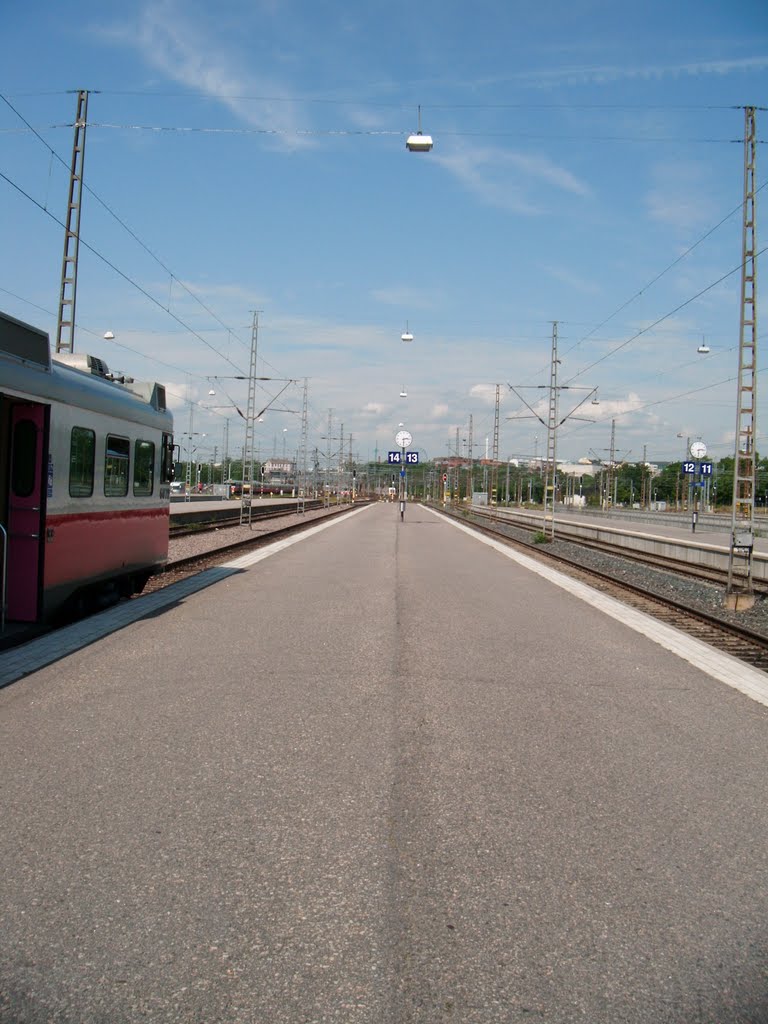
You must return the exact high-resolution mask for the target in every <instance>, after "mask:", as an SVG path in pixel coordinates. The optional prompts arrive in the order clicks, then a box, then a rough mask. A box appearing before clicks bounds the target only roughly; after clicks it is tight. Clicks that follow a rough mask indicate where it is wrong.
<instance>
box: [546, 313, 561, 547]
mask: <svg viewBox="0 0 768 1024" xmlns="http://www.w3.org/2000/svg"><path fill="white" fill-rule="evenodd" d="M559 363H560V360H559V359H558V358H557V320H554V321H553V322H552V362H551V364H550V369H549V417H548V419H547V468H546V472H545V475H544V533H545V534H546V533H549V536H550V537H551V538H552V539H554V536H555V494H556V491H557V427H558V422H557V396H558V387H557V367H558V365H559ZM550 481H551V483H550ZM550 497H551V499H552V501H551V504H550ZM548 509H549V511H547V510H548Z"/></svg>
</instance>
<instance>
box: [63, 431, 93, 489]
mask: <svg viewBox="0 0 768 1024" xmlns="http://www.w3.org/2000/svg"><path fill="white" fill-rule="evenodd" d="M95 465H96V434H95V433H94V432H93V431H92V430H88V429H87V428H86V427H72V437H71V438H70V442H69V493H70V496H71V497H72V498H90V496H91V495H92V494H93V474H94V467H95Z"/></svg>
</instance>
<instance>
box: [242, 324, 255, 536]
mask: <svg viewBox="0 0 768 1024" xmlns="http://www.w3.org/2000/svg"><path fill="white" fill-rule="evenodd" d="M258 346H259V312H258V310H256V311H255V312H254V314H253V323H252V325H251V362H250V366H249V369H248V404H247V405H246V412H245V444H244V445H243V493H242V496H241V498H240V525H241V526H243V525H245V524H247V525H248V526H250V525H251V519H252V508H251V503H252V501H253V440H254V431H255V427H256V354H257V351H258Z"/></svg>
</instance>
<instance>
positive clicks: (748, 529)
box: [725, 107, 757, 611]
mask: <svg viewBox="0 0 768 1024" xmlns="http://www.w3.org/2000/svg"><path fill="white" fill-rule="evenodd" d="M756 137H757V133H756V129H755V108H754V107H746V108H745V110H744V217H743V225H742V264H741V322H740V327H739V384H738V394H737V405H736V437H735V452H734V460H733V513H732V519H731V546H730V553H729V557H728V585H727V587H726V592H725V603H726V606H727V607H728V608H731V609H733V610H736V611H739V610H747V609H748V608H751V607H752V606H753V605H754V603H755V593H754V587H753V583H752V551H753V547H754V512H755V469H756V452H755V438H756V437H757V233H756V217H755V214H756V210H755V149H756Z"/></svg>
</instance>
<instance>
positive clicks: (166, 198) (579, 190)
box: [0, 0, 768, 461]
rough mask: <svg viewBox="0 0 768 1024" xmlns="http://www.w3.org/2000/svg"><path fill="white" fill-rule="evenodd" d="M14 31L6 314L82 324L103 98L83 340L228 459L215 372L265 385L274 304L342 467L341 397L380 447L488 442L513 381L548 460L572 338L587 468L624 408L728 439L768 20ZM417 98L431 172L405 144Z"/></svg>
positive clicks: (272, 365)
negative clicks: (72, 172)
mask: <svg viewBox="0 0 768 1024" xmlns="http://www.w3.org/2000/svg"><path fill="white" fill-rule="evenodd" d="M2 23H3V25H2V27H3V64H2V69H1V70H0V94H2V97H3V98H4V99H3V100H2V101H0V173H2V175H3V177H2V178H0V222H2V224H3V238H4V242H5V244H4V245H3V246H2V248H1V249H0V308H2V309H3V310H4V311H5V312H7V313H10V314H11V315H13V316H16V317H18V318H19V319H21V320H25V321H27V322H30V323H33V324H35V325H36V326H38V327H41V328H43V329H45V330H47V331H49V333H50V334H51V336H52V337H55V331H56V315H57V306H58V295H59V278H60V274H61V262H62V252H63V238H64V232H63V228H62V226H61V223H59V222H62V221H63V220H64V219H65V215H66V201H67V188H68V174H69V170H68V168H69V163H70V158H71V152H72V141H73V129H72V127H71V125H72V122H73V120H74V115H75V109H76V96H75V95H74V94H73V92H72V90H77V89H83V88H87V89H89V90H92V92H91V95H90V97H89V108H88V122H89V128H88V132H87V150H86V156H85V182H86V185H87V187H88V189H89V190H90V191H89V192H86V194H85V197H84V202H83V211H82V223H81V235H82V239H83V241H84V242H85V243H87V245H88V246H90V247H91V248H92V249H94V250H96V252H97V253H98V254H99V255H96V254H94V253H93V252H92V251H90V249H85V250H84V249H81V259H80V269H79V287H78V295H77V324H78V328H77V332H76V339H75V347H76V349H77V350H78V351H81V352H85V351H87V352H91V353H93V354H94V355H98V356H100V357H102V358H104V359H106V361H107V362H108V364H109V365H110V367H111V368H114V369H122V370H125V371H127V372H129V373H131V374H133V375H134V376H135V377H138V378H151V379H155V380H160V381H163V382H164V383H166V385H167V386H168V388H169V392H170V394H171V396H172V397H171V401H172V403H173V406H174V409H175V415H176V422H177V433H178V434H181V433H183V432H184V431H187V430H188V429H189V418H190V403H192V406H191V407H192V409H193V430H194V431H195V432H199V433H202V432H205V434H206V437H205V439H200V441H199V443H200V444H201V447H202V450H205V449H208V448H212V446H213V445H216V447H217V449H218V451H219V453H220V452H221V449H222V447H223V441H224V424H225V420H226V419H227V418H229V438H230V440H229V444H230V450H237V448H238V446H239V445H240V444H241V443H242V433H243V432H242V420H240V418H239V417H238V415H237V413H236V412H235V411H234V409H233V408H232V406H233V405H237V406H240V407H241V408H243V409H244V408H245V401H246V389H245V386H244V384H243V382H242V381H237V380H225V379H221V380H219V382H218V383H217V384H216V385H215V390H216V392H217V393H216V395H215V396H210V395H209V394H208V392H209V390H210V389H211V384H210V381H209V378H211V377H219V378H226V377H234V376H237V375H238V374H242V373H247V370H248V362H249V346H250V339H251V324H252V311H254V310H259V311H260V312H259V360H258V366H257V372H258V373H259V375H261V376H265V377H274V378H295V379H298V380H300V381H302V382H303V380H304V378H308V382H309V383H308V395H309V411H310V433H309V444H310V447H312V448H314V447H317V448H319V449H320V451H321V452H325V451H326V448H327V446H328V441H327V439H326V438H327V434H328V422H329V410H332V412H331V423H332V428H331V434H332V435H333V436H334V437H337V436H338V435H339V434H340V432H341V430H342V425H343V432H344V436H345V438H346V439H347V440H346V442H345V444H348V439H349V435H350V434H351V435H352V446H353V450H354V452H355V454H356V455H357V456H358V457H359V458H360V459H367V458H373V457H374V454H375V453H376V452H377V451H378V453H379V455H381V453H384V458H386V451H387V449H389V448H393V447H394V435H395V433H396V431H397V429H398V425H399V424H401V423H404V424H405V425H406V426H407V427H408V428H409V429H410V431H411V433H412V434H413V436H414V447H415V448H418V449H419V450H420V451H421V452H422V453H423V455H425V456H427V457H430V458H435V457H441V456H445V455H448V454H449V452H450V451H451V450H453V449H454V448H455V442H456V435H457V430H458V434H459V438H460V445H461V446H463V444H464V442H465V439H466V438H467V437H468V430H469V421H470V416H471V417H472V424H473V437H474V454H475V455H476V456H477V455H480V454H484V453H485V447H486V438H490V439H491V440H490V442H489V443H490V444H492V437H493V421H494V401H495V392H496V387H495V386H496V384H500V385H501V398H502V401H501V424H500V446H499V447H500V455H501V456H502V457H507V456H518V455H522V456H526V455H532V454H534V452H535V451H538V452H539V453H540V454H541V453H542V452H543V451H544V449H545V443H546V431H545V429H544V428H543V426H542V425H541V423H539V422H538V421H537V420H536V419H534V418H531V417H530V416H528V415H527V413H528V410H527V409H526V407H525V405H524V404H523V403H521V401H520V400H519V399H518V398H517V397H516V395H515V394H514V393H512V392H511V391H510V390H509V387H508V385H510V384H511V385H514V387H515V388H516V389H518V391H519V393H520V394H522V395H523V396H524V397H525V398H526V400H527V401H528V402H529V404H531V405H533V406H534V407H536V408H537V410H538V411H539V412H540V414H541V416H542V418H543V419H545V420H546V418H547V409H546V402H545V401H544V399H545V397H546V392H545V391H544V390H541V389H540V388H541V386H542V385H547V384H548V382H549V371H550V352H551V338H552V322H553V321H558V336H559V355H560V358H561V364H560V366H559V381H560V383H561V384H570V385H571V388H572V389H576V388H585V389H586V390H585V391H576V390H569V391H562V392H560V415H561V417H562V416H567V414H568V413H569V411H570V410H571V409H572V408H573V407H574V406H575V405H576V404H577V402H578V401H580V400H581V399H582V398H583V397H584V396H585V395H586V394H587V393H588V391H589V389H591V388H594V387H597V388H598V389H599V399H600V405H599V406H592V405H591V403H590V404H589V413H588V415H589V416H590V417H591V418H594V420H595V422H593V423H587V422H583V421H579V420H577V419H575V418H573V419H572V418H568V419H566V422H565V423H564V424H563V425H562V427H561V428H560V430H559V432H558V453H559V455H561V456H563V457H566V458H571V459H578V458H580V457H585V456H589V455H590V454H595V453H596V454H598V455H600V456H604V457H605V456H607V449H608V448H609V445H610V439H611V423H612V420H615V423H616V435H615V437H616V441H615V445H616V452H617V456H618V457H622V456H625V455H626V456H627V457H628V458H629V459H630V460H632V461H634V460H639V459H641V458H642V455H643V450H644V446H647V454H648V458H649V460H651V461H655V460H666V459H672V458H680V457H682V454H683V447H684V444H685V440H684V439H685V438H686V437H688V436H690V437H701V438H703V439H704V440H705V442H706V443H707V444H708V446H709V448H710V452H711V454H712V456H713V457H714V458H719V457H720V456H722V455H726V454H730V453H731V451H732V448H733V431H734V425H735V419H736V411H735V410H736V375H737V369H738V337H739V319H740V276H739V273H738V271H737V272H735V273H731V272H732V271H735V270H736V268H738V266H739V264H740V261H741V244H742V243H741V208H740V204H741V201H742V197H743V159H744V155H743V145H741V144H740V143H739V141H738V140H739V139H741V138H742V137H743V129H744V114H743V110H742V109H739V108H742V107H743V106H744V105H746V104H750V105H756V106H760V105H765V106H768V5H766V4H765V3H764V2H763V0H746V2H744V3H741V4H738V5H733V4H730V3H727V2H725V0H723V2H707V0H696V2H688V0H680V2H665V3H659V2H655V0H650V2H645V3H643V4H634V3H633V4H627V3H623V2H621V3H616V2H615V0H612V2H603V0H569V2H565V0H562V2H561V0H543V2H539V3H535V4H534V3H519V2H514V0H506V2H504V0H476V2H474V3H471V4H470V3H466V2H454V0H442V2H439V3H438V2H435V0H423V2H419V3H412V2H411V3H402V2H400V0H388V2H386V3H384V2H378V0H377V2H371V0H368V2H364V3H361V4H359V5H356V6H355V5H351V4H346V3H341V2H336V0H328V2H325V3H308V2H306V0H248V2H245V0H243V2H240V0H220V2H219V3H218V4H216V5H212V4H200V3H197V2H189V0H188V2H179V0H163V2H148V3H130V2H128V3H121V4H114V3H111V2H109V0H107V2H99V3H92V2H90V0H85V2H81V3H80V4H78V7H77V11H76V12H75V11H74V9H73V8H71V7H68V6H67V5H62V4H60V3H54V2H47V0H41V2H38V3H35V4H26V5H22V4H21V3H19V2H17V0H11V2H10V3H9V4H8V5H7V6H6V8H5V10H4V13H3V15H2ZM419 106H420V107H421V121H422V128H423V130H424V132H427V133H429V134H431V135H432V137H433V139H434V148H433V150H432V152H430V153H425V154H415V153H409V152H407V150H406V148H405V139H406V137H407V136H408V134H410V133H411V132H413V131H415V130H416V127H417V119H418V108H419ZM766 119H768V111H758V114H757V127H758V138H759V139H760V140H763V139H768V126H767V125H768V122H767V121H766ZM28 125H29V126H31V128H34V129H35V132H36V133H38V134H39V136H41V137H42V141H41V138H39V137H38V136H37V135H36V134H35V133H34V132H32V131H31V130H30V128H29V127H27V126H28ZM48 147H50V148H48ZM51 150H53V151H54V152H55V154H56V155H55V156H54V155H52V153H51ZM757 150H758V151H757V183H758V186H761V185H762V184H763V183H764V182H765V181H767V180H768V152H767V151H766V147H765V146H764V145H762V143H761V144H760V145H759V146H758V147H757ZM763 195H768V190H766V192H765V193H761V194H760V195H759V196H758V204H757V210H758V242H759V241H760V238H761V236H762V237H764V238H766V239H768V228H766V229H764V230H763V231H762V232H761V230H760V226H759V225H760V216H761V212H762V209H765V210H767V211H768V206H766V204H765V201H764V200H763ZM766 216H767V217H768V214H766ZM54 218H55V219H54ZM116 218H117V219H116ZM121 222H122V223H121ZM721 222H722V223H721ZM766 222H767V223H768V220H767V221H766ZM123 225H125V226H127V227H128V228H130V233H129V232H128V231H127V230H126V228H125V227H124V226H123ZM717 225H720V226H719V227H717V228H716V230H712V229H713V228H715V227H716V226H717ZM710 232H711V233H710ZM705 236H706V237H705ZM689 249H690V250H691V251H690V252H688V250H689ZM681 257H682V258H681ZM107 261H108V262H107ZM109 264H111V265H112V266H110V265H109ZM725 275H730V276H725ZM721 278H724V280H721ZM762 279H764V280H768V278H766V275H765V274H763V275H762ZM758 280H760V276H758ZM718 281H719V282H720V283H717V282H718ZM699 293H702V294H700V295H699ZM697 295H698V296H699V297H698V298H696V296H697ZM758 308H760V302H759V298H758ZM653 324H657V325H656V326H655V327H653V328H652V329H650V330H649V329H648V328H649V327H650V326H651V325H653ZM406 325H407V326H408V328H409V330H410V332H411V333H412V334H413V335H414V341H413V343H411V344H404V343H403V342H402V341H401V340H400V337H401V334H402V333H403V332H404V331H405V330H406ZM105 331H112V332H113V333H114V334H115V340H114V341H105V340H104V339H103V334H104V333H105ZM759 337H760V338H761V340H762V344H764V339H765V331H764V330H761V331H760V332H759ZM702 339H705V340H706V343H707V344H708V345H709V347H710V349H711V352H710V355H709V356H706V357H702V356H700V355H698V354H697V351H696V349H697V347H698V346H699V345H700V344H701V342H702ZM759 364H760V365H762V360H761V359H759ZM760 380H761V381H762V380H763V378H762V375H761V376H760ZM263 387H264V389H265V390H264V391H263V392H262V391H260V392H259V399H258V400H260V404H262V405H267V404H268V403H270V401H271V400H272V398H273V396H275V395H277V393H278V391H279V390H280V389H281V388H282V387H283V384H282V383H278V382H277V381H275V382H272V383H270V382H265V383H264V384H263ZM523 388H525V389H527V390H523ZM402 390H405V391H406V392H407V397H406V398H401V397H400V392H401V391H402ZM763 390H765V389H763ZM761 394H762V392H761ZM301 402H302V394H301V388H300V387H299V386H298V385H290V386H289V387H288V389H287V390H286V391H285V392H284V393H283V394H282V395H281V396H280V397H279V398H278V399H277V400H276V401H275V402H274V404H273V405H272V406H271V408H270V409H269V410H268V412H267V413H266V414H265V417H264V421H263V422H262V423H260V424H259V426H258V431H257V439H256V443H257V445H258V447H259V451H260V454H261V455H270V454H273V452H277V453H278V454H282V452H283V450H285V451H286V452H288V453H290V452H293V451H295V449H296V446H297V443H298V439H299V432H300V422H301V417H300V410H301ZM537 403H538V404H537ZM207 407H214V408H212V409H210V410H209V409H208V408H207ZM764 408H765V403H764V402H763V401H762V399H761V401H760V404H759V409H760V410H762V409H764ZM767 429H768V426H767V425H766V420H765V418H764V417H763V416H762V414H761V413H760V415H759V423H758V447H759V449H760V450H761V451H762V452H763V453H765V451H766V450H767V448H768V446H766V444H765V443H764V441H763V438H764V435H765V432H766V430H767ZM678 435H682V438H683V439H682V440H681V438H680V437H678ZM332 447H334V448H337V447H338V442H337V441H334V442H332Z"/></svg>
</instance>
